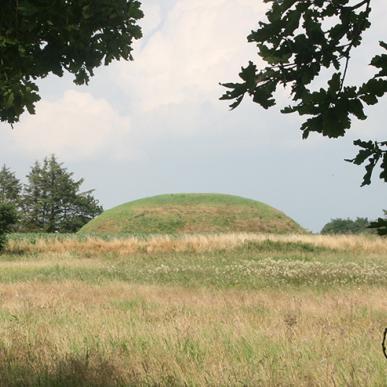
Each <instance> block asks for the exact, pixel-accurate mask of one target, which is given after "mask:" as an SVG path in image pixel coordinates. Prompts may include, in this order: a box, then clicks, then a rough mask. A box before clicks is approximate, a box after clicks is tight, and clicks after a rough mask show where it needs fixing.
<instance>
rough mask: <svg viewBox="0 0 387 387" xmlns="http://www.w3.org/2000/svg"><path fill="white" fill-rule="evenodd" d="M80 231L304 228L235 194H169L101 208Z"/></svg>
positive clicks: (291, 230) (271, 230)
mask: <svg viewBox="0 0 387 387" xmlns="http://www.w3.org/2000/svg"><path fill="white" fill-rule="evenodd" d="M80 232H81V233H92V234H105V233H115V234H121V233H129V234H177V233H225V232H265V233H301V232H304V230H303V229H302V228H301V227H300V226H299V225H298V224H297V223H296V222H294V221H293V220H292V219H290V218H289V217H287V216H286V215H285V214H284V213H282V212H281V211H278V210H276V209H275V208H272V207H270V206H268V205H266V204H264V203H261V202H258V201H255V200H251V199H245V198H242V197H239V196H232V195H220V194H170V195H160V196H154V197H150V198H145V199H140V200H135V201H133V202H129V203H125V204H122V205H120V206H118V207H115V208H112V209H110V210H107V211H105V212H104V213H103V214H101V215H100V216H98V217H96V218H95V219H93V220H92V221H90V222H89V223H88V224H86V225H85V226H84V227H82V229H81V230H80Z"/></svg>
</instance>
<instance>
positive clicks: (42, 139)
mask: <svg viewBox="0 0 387 387" xmlns="http://www.w3.org/2000/svg"><path fill="white" fill-rule="evenodd" d="M130 126H131V123H130V119H129V118H128V117H125V116H120V115H119V114H118V113H117V112H116V111H115V110H114V109H113V108H112V106H111V105H110V104H109V103H108V102H107V101H106V100H104V99H97V98H95V97H93V96H92V95H90V94H88V93H84V92H79V91H73V90H69V91H66V92H65V93H64V95H63V97H62V98H61V99H59V100H56V101H47V100H46V101H44V100H43V101H41V102H40V103H39V104H38V105H37V112H36V115H32V116H31V115H28V116H27V115H26V116H24V117H23V119H22V121H21V122H20V124H17V125H16V126H15V129H14V131H13V132H12V133H11V136H12V141H13V143H14V146H15V147H16V148H19V149H20V150H22V151H24V152H28V153H29V154H31V155H32V156H34V157H43V156H45V155H48V154H51V153H55V154H56V155H58V156H59V157H60V158H61V159H63V160H66V161H67V160H82V159H90V158H93V157H96V156H97V155H101V153H106V152H109V154H110V155H111V156H113V157H116V156H118V157H120V156H122V155H123V154H124V153H128V155H129V157H130V151H129V152H126V151H124V149H123V148H122V147H121V144H122V140H123V139H124V138H125V137H126V136H127V135H128V134H129V131H130Z"/></svg>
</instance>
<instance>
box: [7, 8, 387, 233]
mask: <svg viewBox="0 0 387 387" xmlns="http://www.w3.org/2000/svg"><path fill="white" fill-rule="evenodd" d="M382 3H383V2H382V1H376V2H375V6H374V9H373V14H372V21H373V27H372V29H371V30H370V31H369V32H367V34H366V37H365V43H364V46H362V48H360V49H358V50H357V52H356V54H355V55H354V56H353V58H352V62H351V64H350V68H349V73H348V82H349V83H350V82H353V83H361V82H362V81H363V80H364V79H366V78H367V77H369V76H370V75H371V74H372V69H371V68H370V67H369V66H367V65H368V63H369V61H370V58H371V57H372V55H373V54H374V53H376V52H378V51H380V49H378V47H377V42H378V41H379V40H383V39H384V40H386V33H385V26H384V23H383V19H384V18H385V16H386V7H385V5H382ZM266 7H267V4H265V3H264V2H263V1H262V0H233V1H230V0H211V1H208V0H147V1H146V2H145V4H144V6H143V10H144V13H145V15H146V16H145V18H144V19H143V21H142V22H141V25H142V27H143V33H144V37H143V39H141V41H139V42H137V43H136V44H135V50H134V57H135V61H134V62H125V61H120V62H115V63H113V64H111V65H110V66H108V67H104V68H100V69H98V70H97V71H96V72H95V77H94V78H92V80H91V82H90V84H89V85H88V86H82V87H79V86H76V85H74V84H73V82H72V78H71V77H70V76H68V75H66V76H64V77H62V78H58V77H55V76H50V77H48V78H46V79H45V80H42V81H40V82H39V87H40V90H41V96H42V101H40V102H39V103H38V105H37V110H36V115H33V116H31V115H28V114H25V115H23V116H22V119H21V121H20V123H18V124H16V125H15V126H14V129H11V128H10V126H9V125H6V124H0V153H1V156H2V157H1V160H0V161H1V162H2V163H3V164H4V163H5V164H6V165H7V166H8V167H9V168H11V169H12V170H13V171H14V172H15V173H16V175H17V176H18V177H19V178H20V179H21V180H23V179H24V177H25V176H26V174H27V173H28V172H29V169H30V167H31V165H32V164H33V162H34V161H36V160H42V159H43V158H44V157H46V156H48V155H50V154H55V155H57V157H58V159H59V161H61V162H63V165H64V166H65V167H66V168H68V170H70V171H72V172H74V176H75V177H77V178H80V177H83V178H84V179H85V183H84V186H83V188H84V189H85V190H86V189H90V188H94V189H95V197H96V198H97V199H99V200H100V202H101V203H102V205H103V206H104V208H105V209H108V208H111V207H114V206H116V205H119V204H121V203H124V202H127V201H130V200H134V199H138V198H141V197H146V196H153V195H157V194H162V193H177V192H213V193H228V194H235V195H240V196H243V197H248V198H252V199H256V200H259V201H262V202H265V203H267V204H269V205H271V206H273V207H276V208H278V209H280V210H281V211H283V212H285V213H286V214H287V215H289V216H290V217H292V218H293V219H294V220H296V221H297V222H298V223H299V224H301V225H302V226H303V227H305V228H306V229H308V230H311V231H314V232H318V231H319V230H320V229H321V228H322V227H323V225H324V224H325V223H327V222H328V221H329V220H330V219H333V218H347V217H350V218H356V217H368V218H370V219H373V218H376V217H378V216H381V215H382V209H383V208H384V209H387V202H386V197H387V185H386V184H383V183H382V182H381V181H379V180H378V178H377V177H376V176H375V178H374V181H373V184H372V185H371V186H369V187H363V188H360V184H361V181H362V176H363V174H364V168H363V167H356V166H354V165H352V164H350V163H347V162H345V161H344V159H345V158H351V157H353V156H354V155H355V154H356V149H355V147H354V146H353V145H352V142H353V141H354V140H355V139H357V138H361V139H366V140H369V139H379V140H380V139H385V137H386V135H385V134H386V132H385V122H383V121H382V120H384V116H385V106H386V102H387V100H386V98H384V99H383V100H382V101H381V102H380V103H379V104H378V105H376V106H374V107H372V108H371V109H367V113H368V115H369V119H368V120H367V121H363V122H358V121H354V125H353V129H352V130H351V131H350V132H348V135H347V136H345V137H344V138H341V139H336V140H330V139H326V138H323V137H321V136H319V135H318V134H316V135H311V137H310V138H309V139H308V140H302V139H301V131H300V130H299V127H300V125H301V122H302V121H301V120H300V119H299V118H298V117H297V116H292V115H283V114H281V113H280V112H279V110H280V107H281V106H284V105H286V104H287V98H288V95H287V94H286V92H285V91H280V92H279V94H278V98H279V100H280V101H281V103H282V105H281V104H280V106H277V107H275V108H272V109H271V110H268V111H267V110H263V109H262V108H260V107H259V106H258V105H256V104H253V103H252V102H251V101H249V100H248V99H245V101H244V102H243V103H242V105H241V106H240V107H239V108H238V109H236V110H234V111H230V110H229V108H228V105H227V102H225V101H220V100H219V97H220V96H221V95H222V94H223V92H224V89H223V88H222V87H221V86H220V85H219V82H233V81H237V80H238V73H239V71H240V67H241V66H242V65H246V64H247V63H248V60H253V61H255V62H256V63H261V62H260V59H259V58H258V57H257V53H256V49H255V46H254V45H253V44H249V43H247V40H246V36H247V35H248V34H249V32H250V31H251V30H252V29H255V28H256V26H257V22H258V20H262V19H263V18H264V13H265V9H266ZM382 122H383V124H382Z"/></svg>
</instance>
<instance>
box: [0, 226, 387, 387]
mask: <svg viewBox="0 0 387 387" xmlns="http://www.w3.org/2000/svg"><path fill="white" fill-rule="evenodd" d="M187 238H188V241H187ZM189 238H190V239H189ZM222 238H223V239H222ZM244 238H245V237H244V236H243V237H242V238H239V239H238V236H237V235H235V236H233V235H231V236H224V237H223V236H197V237H195V236H189V237H174V238H171V237H164V238H162V237H157V238H145V237H144V238H140V239H139V240H135V239H133V238H132V239H128V240H122V239H117V240H116V239H114V238H111V237H109V238H105V239H101V240H95V239H87V238H85V237H80V236H70V235H51V236H50V235H44V236H43V237H39V236H37V235H33V234H31V235H24V236H23V235H13V236H11V241H10V243H9V247H8V250H7V251H6V252H5V253H4V254H2V255H0V359H1V361H0V386H1V387H2V386H6V387H14V386H15V387H16V386H23V387H24V386H31V387H34V386H41V387H52V386H58V387H68V386H74V387H75V386H85V387H86V386H104V387H113V386H137V385H140V386H205V385H209V386H213V385H222V386H223V385H224V386H249V385H254V386H260V385H262V386H301V387H306V386H308V387H309V386H316V387H317V386H330V385H331V386H347V385H348V386H349V385H351V386H363V385H364V386H365V385H372V386H384V385H385V381H386V380H387V369H386V363H385V359H384V357H383V354H382V351H381V345H380V344H381V335H382V332H383V329H384V327H385V326H386V321H387V308H386V305H385V294H386V292H387V255H386V251H387V246H386V243H387V242H385V241H384V240H383V239H380V238H377V237H372V238H371V237H370V238H364V237H362V238H361V237H352V239H351V241H350V244H348V240H346V239H340V238H337V240H336V239H335V238H332V237H324V238H323V239H321V240H320V239H319V237H314V236H310V235H304V236H301V237H299V239H298V240H297V239H294V238H291V237H289V238H288V239H286V238H285V237H279V236H278V237H275V238H277V240H275V239H265V238H266V237H263V238H262V239H261V240H254V239H252V238H250V239H249V238H246V239H244ZM272 238H274V237H272ZM281 238H282V239H281ZM226 242H227V243H226ZM330 246H331V247H330ZM351 246H352V247H351ZM179 249H180V250H179ZM178 250H179V251H178Z"/></svg>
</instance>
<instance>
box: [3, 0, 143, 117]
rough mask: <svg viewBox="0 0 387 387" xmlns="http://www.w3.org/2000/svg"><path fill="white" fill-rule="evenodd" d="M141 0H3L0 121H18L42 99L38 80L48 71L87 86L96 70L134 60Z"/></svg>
mask: <svg viewBox="0 0 387 387" xmlns="http://www.w3.org/2000/svg"><path fill="white" fill-rule="evenodd" d="M140 5H141V4H140V2H139V1H137V0H2V1H1V12H0V121H6V122H8V123H10V124H13V123H15V122H17V121H18V120H19V118H20V115H21V114H22V113H23V112H24V111H25V110H28V112H29V113H31V114H33V113H34V112H35V104H36V102H37V101H39V99H40V97H39V88H38V86H37V84H36V81H37V80H38V79H40V78H45V77H47V75H49V74H50V73H52V74H55V75H58V76H62V75H63V74H64V72H65V71H67V72H69V73H71V74H73V75H74V77H75V79H74V82H75V83H76V84H78V85H82V84H87V83H88V81H89V79H90V77H91V76H93V71H94V69H95V68H97V67H99V66H101V65H108V64H109V63H111V62H112V61H113V60H114V59H117V60H118V59H125V60H132V59H133V58H132V43H133V41H134V40H135V39H139V38H141V36H142V33H141V28H140V27H139V26H138V24H137V22H138V20H139V19H141V18H142V17H143V13H142V11H141V9H140Z"/></svg>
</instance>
